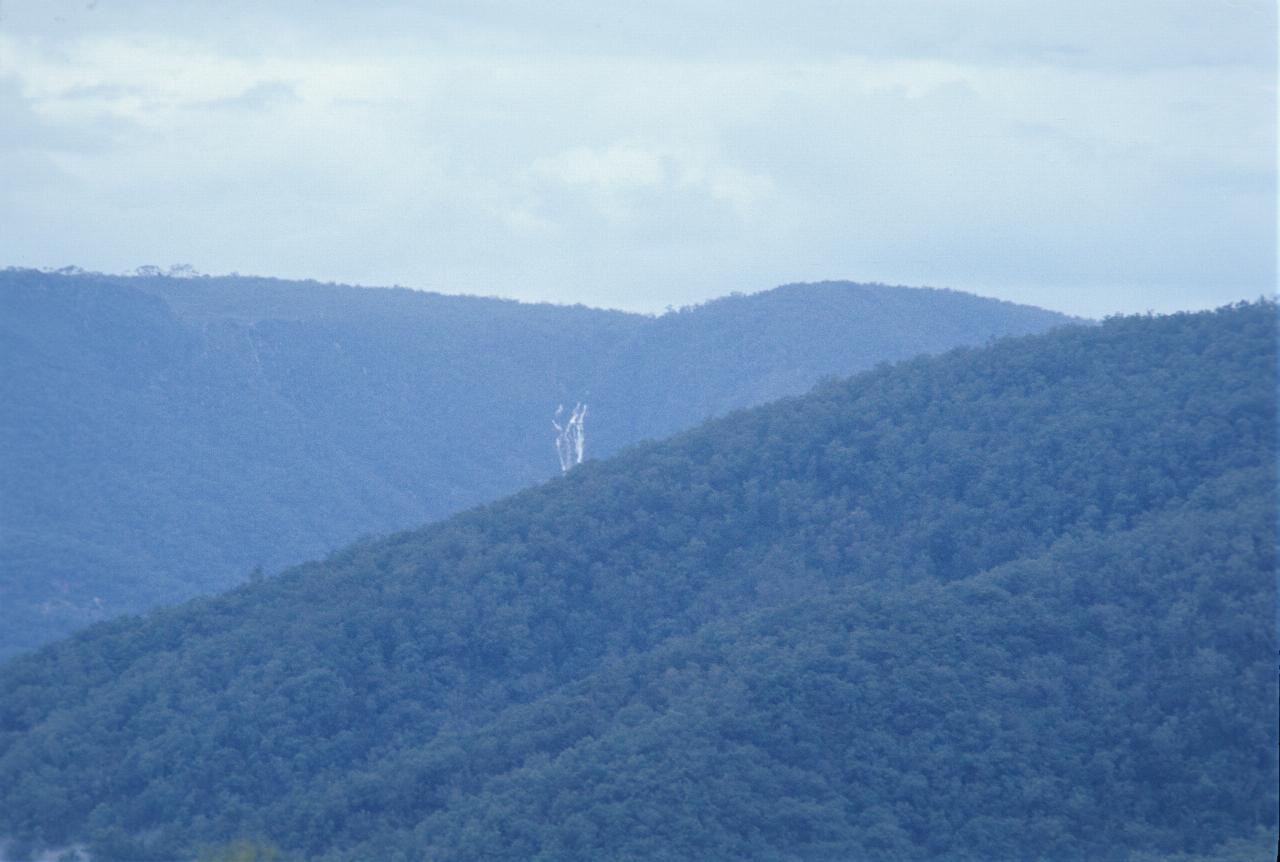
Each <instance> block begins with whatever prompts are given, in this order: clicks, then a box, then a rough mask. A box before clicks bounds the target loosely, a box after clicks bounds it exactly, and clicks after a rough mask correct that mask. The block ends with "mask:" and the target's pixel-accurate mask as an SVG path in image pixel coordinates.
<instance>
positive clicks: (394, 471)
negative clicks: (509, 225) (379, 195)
mask: <svg viewBox="0 0 1280 862" xmlns="http://www.w3.org/2000/svg"><path fill="white" fill-rule="evenodd" d="M1064 320H1065V318H1063V317H1062V316H1061V315H1056V314H1052V313H1050V312H1044V311H1040V310H1038V309H1032V308H1027V307H1022V306H1014V305H1011V304H1009V303H1000V302H996V301H993V300H985V299H980V298H978V297H973V296H968V295H965V294H958V293H952V292H948V291H929V290H908V289H903V288H884V287H875V286H856V285H847V284H844V285H812V286H792V287H788V288H785V289H779V290H777V291H772V292H769V293H766V294H761V295H757V296H752V297H735V298H731V299H726V300H722V301H719V302H714V303H710V304H708V305H706V306H702V307H699V308H697V309H693V310H688V311H684V312H681V313H678V314H672V315H668V316H666V317H662V318H656V319H651V318H646V317H641V316H638V315H630V314H623V313H620V312H607V311H596V310H592V309H586V308H582V307H559V306H551V305H525V304H520V303H515V302H509V301H502V300H494V299H479V298H474V297H448V296H440V295H436V294H427V293H422V292H418V291H411V290H404V289H391V290H388V289H358V288H350V287H341V286H337V285H322V284H315V283H309V282H303V283H299V282H281V281H276V280H270V279H250V278H208V279H205V278H200V279H175V278H162V277H149V278H124V277H109V276H89V275H82V276H74V277H71V276H59V275H50V274H44V273H37V272H31V271H7V272H4V273H0V415H2V416H3V417H4V420H3V421H2V422H0V453H2V454H0V459H3V461H2V463H0V467H3V475H4V477H5V478H4V494H3V499H4V506H5V508H4V511H3V516H2V517H0V657H2V656H4V655H8V654H12V653H13V652H15V651H17V650H19V649H20V648H23V647H29V646H33V645H36V644H38V643H41V642H44V641H47V640H49V639H51V638H52V637H54V636H56V635H58V634H61V633H64V632H66V631H69V630H70V629H71V628H73V627H75V626H77V625H82V624H83V623H85V622H87V621H90V620H93V619H98V618H102V617H104V616H111V615H115V614H118V613H121V612H124V611H136V610H141V609H145V608H147V607H150V606H153V605H155V604H156V603H165V602H173V601H176V600H178V599H181V598H185V597H188V596H191V595H195V594H198V593H206V592H211V591H215V590H217V589H220V588H225V587H227V586H230V585H232V584H235V583H239V582H241V581H243V580H244V579H245V578H246V577H247V576H248V574H249V572H250V571H251V570H252V569H254V568H255V567H262V568H265V569H266V570H268V571H275V570H277V569H279V568H281V567H283V566H285V565H288V564H292V563H297V562H300V561H302V560H305V559H308V558H312V557H315V556H319V555H321V554H323V553H326V552H328V551H330V550H332V549H333V548H335V547H338V546H340V545H342V544H345V543H347V542H349V541H351V540H353V539H354V538H356V537H358V536H360V535H363V534H368V533H381V532H386V531H389V530H393V529H399V528H404V527H409V526H416V525H418V524H421V523H423V522H426V521H430V520H434V519H438V518H440V517H443V516H446V515H448V514H452V513H454V512H456V511H459V510H461V509H464V508H466V507H468V506H472V505H476V504H478V503H482V502H485V501H487V500H492V499H496V498H497V497H499V496H501V495H503V494H506V493H510V492H512V491H515V490H517V489H519V488H521V487H527V486H529V485H532V484H534V483H536V482H539V481H542V480H544V479H546V478H549V477H550V476H551V475H552V474H553V473H554V472H556V471H557V470H558V465H557V462H556V458H555V453H554V449H553V446H552V429H551V418H552V416H553V415H554V412H555V409H556V406H557V405H558V404H561V403H567V404H568V405H569V406H572V404H573V403H574V402H575V401H578V400H583V401H587V402H588V403H589V404H590V413H589V417H588V426H587V427H588V454H591V455H607V454H609V453H611V452H613V451H616V450H617V449H618V448H620V447H622V446H624V445H627V444H630V443H634V442H636V441H638V440H640V439H643V438H644V437H650V436H652V437H657V436H662V435H666V434H669V433H672V432H674V431H677V430H680V429H683V428H687V427H689V426H691V425H693V424H696V423H697V422H699V421H702V420H703V419H706V418H708V417H709V416H711V415H715V414H718V413H723V412H727V411H729V410H732V409H736V408H739V407H746V406H750V405H752V404H757V403H760V402H762V401H764V400H766V399H769V398H773V397H775V396H778V395H784V394H796V393H799V392H801V391H803V390H805V389H807V388H808V387H809V386H811V385H812V384H813V383H814V382H815V381H816V380H818V379H819V378H820V377H821V376H823V375H825V374H845V373H850V372H852V371H855V370H858V369H860V368H864V367H869V366H870V365H872V364H874V363H875V362H877V361H882V360H889V359H899V358H904V357H907V356H910V355H914V354H916V353H919V352H922V351H928V350H934V351H937V350H942V349H945V348H949V347H952V346H955V345H957V344H962V343H981V342H983V341H985V340H986V339H988V338H990V337H992V336H995V335H1002V334H1022V333H1027V332H1033V331H1039V330H1042V329H1045V328H1048V327H1050V326H1053V325H1056V324H1058V323H1061V322H1063V321H1064ZM803 332H808V333H809V337H808V338H806V339H804V341H803V343H802V344H801V343H799V339H798V334H799V333H803ZM699 345H701V346H699Z"/></svg>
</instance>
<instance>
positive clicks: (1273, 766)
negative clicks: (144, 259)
mask: <svg viewBox="0 0 1280 862" xmlns="http://www.w3.org/2000/svg"><path fill="white" fill-rule="evenodd" d="M664 325H668V324H664ZM1276 361H1277V355H1276V308H1275V306H1274V305H1272V304H1270V303H1258V304H1253V305H1241V306H1237V307H1233V308H1227V309H1222V310H1219V311H1217V312H1211V313H1201V314H1179V315H1174V316H1170V317H1146V318H1141V317H1139V318H1115V319H1110V320H1107V321H1106V322H1105V323H1104V324H1103V325H1101V326H1098V327H1072V328H1065V329H1061V330H1058V331H1056V332H1053V333H1049V334H1046V335H1040V336H1033V337H1028V338H1023V339H1009V340H1004V341H999V342H996V343H995V344H992V345H990V346H987V347H985V348H982V349H960V350H957V351H954V352H951V353H948V354H946V355H944V356H941V357H934V358H918V359H914V360H910V361H906V362H903V363H900V364H897V365H894V366H881V367H879V368H877V369H875V370H873V371H871V372H868V373H864V374H861V375H859V376H856V377H853V378H852V379H849V380H845V381H829V382H827V383H825V384H823V385H822V386H820V387H819V388H817V389H816V390H815V391H813V392H812V393H810V394H808V395H806V396H804V397H799V398H789V399H783V400H781V401H779V402H776V403H773V404H770V405H767V406H764V407H760V408H757V409H754V410H750V411H746V412H741V413H736V414H734V415H732V416H729V417H727V418H724V419H721V420H717V421H714V422H711V423H708V424H706V425H703V426H701V427H699V428H697V429H696V430H692V431H689V432H686V433H683V434H680V435H679V436H676V437H674V438H673V439H671V440H668V441H666V442H663V443H650V444H644V445H641V446H637V447H633V448H630V449H627V450H626V451H624V452H622V453H621V454H619V455H617V456H616V457H613V458H611V459H608V460H604V461H598V462H590V463H587V464H585V465H584V466H582V467H581V468H578V469H575V470H574V471H572V472H570V473H569V474H567V475H566V476H564V477H561V478H557V479H555V480H553V481H551V482H549V483H546V484H544V485H542V486H540V487H537V488H534V489H532V490H528V491H524V492H522V493H519V494H517V495H515V496H513V497H510V498H507V499H504V500H502V501H500V502H496V503H493V504H490V505H487V506H484V507H481V508H477V509H474V510H471V511H469V512H466V513H464V514H461V515H458V516H456V517H453V518H451V519H449V520H447V521H444V522H442V523H438V524H435V525H431V526H428V527H425V528H422V529H418V530H414V531H410V532H403V533H399V534H396V535H394V536H390V537H387V538H384V539H380V540H376V541H367V542H362V543H357V544H355V545H353V546H351V547H349V548H347V549H346V550H344V551H342V552H340V553H337V554H335V555H333V556H331V557H329V558H328V559H326V560H324V561H322V562H316V563H310V564H307V565H303V566H300V567H296V568H293V569H291V570H289V571H287V572H285V573H284V574H282V575H281V576H279V577H272V578H267V579H265V580H262V581H260V582H257V583H253V584H248V585H245V586H242V587H239V588H237V589H235V590H233V591H231V592H229V593H227V594H225V595H223V596H220V597H218V598H204V599H198V600H195V601H193V602H190V603H188V604H186V605H183V606H180V607H176V608H171V609H166V610H162V611H158V612H155V613H152V614H151V615H149V616H147V617H145V618H128V619H121V620H117V621H114V622H111V623H106V624H101V625H98V626H95V627H93V628H91V629H89V630H86V631H84V632H81V633H80V634H78V635H76V636H74V637H72V638H70V639H68V640H65V641H63V642H60V643H57V644H53V645H51V646H48V647H46V648H44V649H42V650H40V651H38V652H36V653H34V654H31V655H28V656H23V657H19V658H17V659H14V660H12V661H10V662H9V663H7V664H6V665H3V666H0V692H2V693H3V697H0V834H3V835H6V836H8V837H9V838H10V840H11V841H12V842H13V843H12V847H11V849H10V852H11V854H12V853H15V852H16V853H19V854H21V853H24V852H29V851H31V850H32V849H33V848H40V847H62V846H68V845H72V844H78V843H85V844H87V845H88V846H89V847H90V848H91V849H92V851H93V853H94V858H95V859H102V860H123V859H131V860H140V859H157V860H158V859H172V858H177V857H182V856H187V857H192V856H195V855H196V854H197V853H198V852H199V851H200V850H201V849H202V848H208V847H216V846H218V845H226V844H228V842H235V841H238V840H247V841H253V842H261V843H262V844H263V845H268V844H269V845H273V846H277V847H279V848H281V850H282V851H283V853H284V854H285V855H286V856H291V857H293V856H296V857H298V858H314V859H329V860H356V859H373V858H376V859H385V860H410V859H441V860H443V859H477V860H479V859H502V858H510V859H599V858H625V859H641V858H646V859H653V858H669V859H694V858H698V859H740V858H756V859H814V860H818V859H824V860H825V859H851V858H852V859H886V860H888V859H893V860H897V859H902V860H906V859H922V858H946V859H971V860H1014V859H1030V858H1043V859H1062V860H1078V859H1116V860H1120V859H1135V860H1136V859H1149V858H1183V859H1188V860H1190V859H1195V858H1204V857H1205V855H1206V854H1217V853H1219V852H1220V853H1221V854H1222V855H1223V856H1226V855H1239V854H1244V853H1247V852H1250V851H1252V850H1256V849H1257V848H1258V847H1260V846H1263V847H1267V846H1274V836H1275V829H1276V825H1277V824H1276V810H1277V783H1278V782H1277V777H1278V776H1277V686H1276V678H1275V673H1274V671H1275V667H1274V658H1275V640H1274V617H1273V608H1274V601H1275V595H1276V559H1275V555H1276V539H1277V536H1276V521H1275V512H1276V502H1277V501H1276V479H1275V464H1276V432H1277V426H1276ZM233 846H234V845H233ZM246 846H247V845H246Z"/></svg>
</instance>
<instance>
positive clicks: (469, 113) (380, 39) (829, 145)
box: [0, 0, 1277, 317]
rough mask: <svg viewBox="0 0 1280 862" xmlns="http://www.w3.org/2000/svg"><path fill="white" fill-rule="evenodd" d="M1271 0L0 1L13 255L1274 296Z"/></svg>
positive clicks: (626, 282) (258, 267) (743, 287)
mask: <svg viewBox="0 0 1280 862" xmlns="http://www.w3.org/2000/svg"><path fill="white" fill-rule="evenodd" d="M1276 29H1277V23H1276V4H1275V3H1274V2H1273V0H1188V2H1180V0H1124V2H1116V0H1072V2H1066V0H1058V2H1036V3H1029V2H1025V0H969V2H964V0H952V2H942V0H936V2H924V0H896V2H893V3H884V2H860V0H844V2H803V0H795V2H786V3H781V2H773V3H758V2H753V0H734V2H729V0H684V2H677V0H647V2H646V0H633V2H629V3H600V2H587V0H566V2H555V3H539V2H486V0H479V2H475V0H473V2H466V3H462V2H443V0H442V2H418V3H398V2H385V0H370V2H356V1H355V0H347V2H337V0H277V2H270V3H263V2H243V0H219V2H216V3H214V2H210V3H195V2H172V0H164V2H152V0H137V2H123V1H122V0H121V2H117V0H74V2H72V0H0V266H33V267H61V266H65V265H77V266H81V267H84V268H86V269H91V270H99V271H104V272H121V271H127V270H132V269H133V268H135V267H138V266H141V265H159V266H161V267H167V266H169V265H172V264H189V265H191V266H193V267H194V268H195V269H196V270H198V271H200V272H205V273H212V274H222V273H229V272H239V273H242V274H255V275H271V276H278V277H285V278H314V279H318V280H321V281H337V282H345V283H352V284H364V285H390V284H400V285H404V286H408V287H416V288H422V289H427V290H433V291H439V292H444V293H471V294H481V295H487V296H506V297H512V298H516V299H522V300H529V301H551V302H559V303H578V302H580V303H584V304H587V305H593V306H602V307H612V308H623V309H627V310H634V311H645V312H656V311H661V310H662V309H664V308H666V307H669V306H676V307H679V306H683V305H688V304H693V303H697V302H702V301H705V300H707V299H711V298H714V297H716V296H723V295H725V294H728V293H730V292H734V291H741V292H747V293H751V292H755V291H758V290H764V289H767V288H770V287H773V286H775V285H778V284H783V283H789V282H796V281H818V280H827V279H847V280H852V281H864V282H870V281H875V282H884V283H889V284H907V285H929V286H935V287H951V288H955V289H958V290H967V291H971V292H974V293H978V294H982V295H985V296H995V297H1000V298H1003V299H1009V300H1013V301H1017V302H1025V303H1031V304H1035V305H1041V306H1044V307H1048V308H1053V309H1057V310H1062V311H1067V312H1070V313H1073V314H1080V315H1086V316H1093V317H1100V316H1103V315H1106V314H1111V313H1119V312H1144V311H1157V312H1164V311H1173V310H1177V309H1199V308H1207V307H1213V306H1217V305H1221V304H1223V303H1227V302H1231V301H1235V300H1239V299H1246V298H1256V297H1258V296H1259V295H1262V294H1268V295H1269V294H1272V293H1274V292H1275V289H1276V264H1277V254H1276V244H1277V228H1276V192H1277V187H1276V158H1277V153H1276V44H1277V32H1276Z"/></svg>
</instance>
